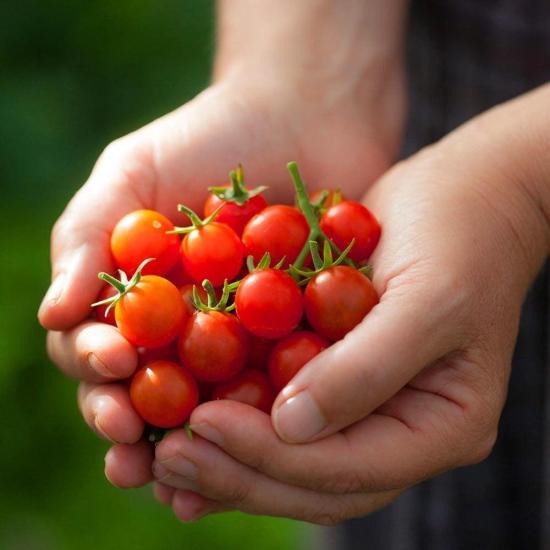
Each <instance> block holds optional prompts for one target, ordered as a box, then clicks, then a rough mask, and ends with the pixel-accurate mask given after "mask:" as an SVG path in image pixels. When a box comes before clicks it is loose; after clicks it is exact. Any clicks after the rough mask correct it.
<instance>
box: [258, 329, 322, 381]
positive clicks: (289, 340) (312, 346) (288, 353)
mask: <svg viewBox="0 0 550 550" xmlns="http://www.w3.org/2000/svg"><path fill="white" fill-rule="evenodd" d="M328 346H330V342H329V341H328V340H325V339H324V338H322V337H321V336H319V335H318V334H315V332H310V331H305V330H304V331H300V332H293V333H292V334H290V335H289V336H287V337H286V338H283V339H282V340H280V341H279V342H277V345H276V346H275V347H274V348H273V350H272V351H271V354H270V356H269V364H268V373H269V379H270V380H271V383H272V384H273V387H274V388H275V389H276V390H277V391H280V390H282V389H283V388H284V387H285V386H286V385H287V384H288V383H289V382H290V381H291V380H292V379H293V378H294V376H295V375H296V373H297V372H298V371H299V370H300V369H301V368H302V367H303V366H304V365H305V364H306V363H307V362H308V361H310V360H311V359H313V358H314V357H315V356H316V355H317V354H319V353H321V351H323V350H324V349H325V348H327V347H328Z"/></svg>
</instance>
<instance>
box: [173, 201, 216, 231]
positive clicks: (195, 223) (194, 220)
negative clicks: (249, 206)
mask: <svg viewBox="0 0 550 550" xmlns="http://www.w3.org/2000/svg"><path fill="white" fill-rule="evenodd" d="M223 207H224V205H223V204H220V206H218V208H216V210H214V212H212V214H210V216H208V217H206V218H204V220H201V218H200V217H199V215H198V214H197V213H196V212H195V211H194V210H191V208H189V207H188V206H185V204H178V212H181V213H182V214H185V215H186V216H187V217H188V218H189V219H190V220H191V225H188V226H185V227H174V229H172V230H171V231H167V232H166V233H167V234H169V235H174V234H176V235H179V234H182V233H183V234H185V233H191V231H193V230H195V229H197V228H199V227H204V226H205V225H208V224H209V223H212V222H213V221H214V219H215V218H216V216H217V215H218V214H219V213H220V210H221V209H222V208H223Z"/></svg>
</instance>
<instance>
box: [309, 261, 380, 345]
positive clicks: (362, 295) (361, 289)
mask: <svg viewBox="0 0 550 550" xmlns="http://www.w3.org/2000/svg"><path fill="white" fill-rule="evenodd" d="M377 303H378V295H377V294H376V290H374V287H373V286H372V283H371V282H370V280H369V279H368V277H366V276H365V275H363V274H362V273H361V272H360V271H357V270H356V269H353V268H351V267H348V266H342V265H339V266H336V267H331V268H329V269H326V270H325V271H321V273H319V274H317V275H315V276H314V277H313V278H312V279H311V280H310V281H309V283H308V284H307V286H306V290H305V293H304V309H305V313H306V318H307V320H308V322H309V324H310V325H311V327H312V328H313V329H314V330H315V331H316V332H318V333H319V334H320V335H321V336H324V337H325V338H327V339H329V340H332V341H336V340H340V339H341V338H343V337H344V336H345V335H346V334H347V333H348V332H349V331H350V330H351V329H352V328H353V327H355V326H356V325H357V324H359V323H360V322H361V321H362V320H363V318H364V317H365V315H366V314H367V313H368V312H369V311H370V310H371V309H372V308H373V307H374V306H375V305H376V304H377Z"/></svg>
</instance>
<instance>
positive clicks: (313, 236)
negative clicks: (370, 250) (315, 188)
mask: <svg viewBox="0 0 550 550" xmlns="http://www.w3.org/2000/svg"><path fill="white" fill-rule="evenodd" d="M286 167H287V169H288V171H289V172H290V175H291V176H292V181H293V182H294V188H295V189H296V200H297V202H298V207H299V208H300V210H301V211H302V214H303V215H304V217H305V219H306V221H307V223H308V225H309V235H308V238H307V240H306V242H305V244H304V246H303V248H302V250H301V251H300V254H298V257H297V258H296V261H295V262H294V263H293V265H294V267H296V268H298V269H300V268H301V267H302V266H303V265H304V261H305V259H306V257H307V255H308V253H309V252H310V248H309V241H317V240H318V239H323V240H324V241H328V243H329V245H330V247H331V248H332V250H334V252H335V253H336V254H337V255H340V254H341V253H342V252H341V250H340V249H339V248H338V247H337V246H336V245H335V244H334V243H333V242H332V241H331V240H330V239H329V238H328V237H327V236H326V235H325V233H324V232H323V230H322V229H321V226H320V225H319V219H318V218H317V215H316V213H315V208H314V207H313V205H312V204H311V202H310V200H309V196H308V194H307V190H306V186H305V184H304V182H303V180H302V177H301V175H300V171H299V170H298V165H297V164H296V162H294V161H292V162H289V163H288V164H287V165H286ZM343 262H344V263H345V264H347V265H349V266H351V267H355V264H354V263H353V262H352V261H351V260H350V259H349V258H346V259H344V261H343Z"/></svg>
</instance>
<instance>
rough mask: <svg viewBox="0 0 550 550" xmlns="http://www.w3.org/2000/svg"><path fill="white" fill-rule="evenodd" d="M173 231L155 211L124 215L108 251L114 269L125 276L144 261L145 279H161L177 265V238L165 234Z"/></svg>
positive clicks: (115, 229)
mask: <svg viewBox="0 0 550 550" xmlns="http://www.w3.org/2000/svg"><path fill="white" fill-rule="evenodd" d="M173 229H174V226H173V224H172V222H171V221H170V220H169V219H168V218H167V217H166V216H163V215H162V214H159V213H158V212H155V211H154V210H136V211H135V212H130V214H126V216H124V217H123V218H122V219H121V220H120V221H119V222H118V223H117V224H116V225H115V228H114V229H113V233H112V235H111V251H112V253H113V257H114V259H115V262H116V264H117V266H118V267H119V268H120V269H122V270H123V271H125V272H126V274H127V275H128V276H130V275H131V274H133V273H134V271H135V270H136V269H137V267H138V266H139V264H140V263H141V262H142V261H143V260H145V259H147V258H155V261H154V262H151V263H150V264H148V265H146V266H145V268H144V269H143V274H144V275H164V274H165V273H167V272H168V271H170V270H171V269H172V268H173V267H174V266H175V265H176V263H177V261H178V251H179V246H180V238H179V236H178V235H168V234H167V233H166V232H167V231H171V230H173Z"/></svg>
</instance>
